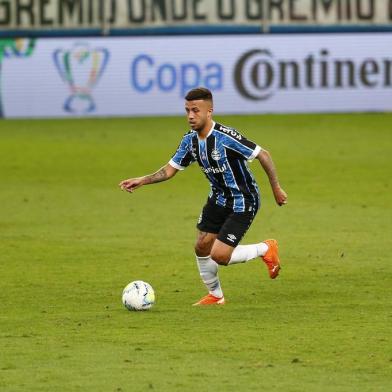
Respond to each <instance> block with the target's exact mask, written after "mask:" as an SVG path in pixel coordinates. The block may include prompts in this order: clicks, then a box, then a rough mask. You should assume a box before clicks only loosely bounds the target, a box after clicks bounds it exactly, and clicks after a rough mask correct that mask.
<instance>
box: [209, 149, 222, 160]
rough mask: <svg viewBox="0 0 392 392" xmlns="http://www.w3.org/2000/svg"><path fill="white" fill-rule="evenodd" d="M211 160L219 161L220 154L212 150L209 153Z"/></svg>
mask: <svg viewBox="0 0 392 392" xmlns="http://www.w3.org/2000/svg"><path fill="white" fill-rule="evenodd" d="M211 158H212V159H213V160H214V161H219V159H221V154H220V152H219V151H218V150H216V149H214V150H212V151H211Z"/></svg>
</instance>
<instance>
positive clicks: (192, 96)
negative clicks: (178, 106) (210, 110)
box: [185, 87, 212, 104]
mask: <svg viewBox="0 0 392 392" xmlns="http://www.w3.org/2000/svg"><path fill="white" fill-rule="evenodd" d="M185 99H186V100H187V101H195V100H197V99H202V100H203V101H211V104H212V93H211V91H210V90H208V88H205V87H196V88H193V89H192V90H189V91H188V93H187V95H186V96H185Z"/></svg>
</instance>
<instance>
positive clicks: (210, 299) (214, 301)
mask: <svg viewBox="0 0 392 392" xmlns="http://www.w3.org/2000/svg"><path fill="white" fill-rule="evenodd" d="M224 304H225V297H221V298H219V297H215V296H214V295H212V294H208V295H206V296H205V297H203V298H202V299H201V300H200V301H198V302H196V303H195V304H193V305H192V306H204V305H224Z"/></svg>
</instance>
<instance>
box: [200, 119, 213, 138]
mask: <svg viewBox="0 0 392 392" xmlns="http://www.w3.org/2000/svg"><path fill="white" fill-rule="evenodd" d="M214 128H215V121H213V122H212V125H211V129H210V130H209V131H208V133H207V135H206V137H205V138H204V139H200V138H199V135H197V138H198V139H199V140H206V139H207V138H208V136H210V135H211V133H212V131H213V130H214Z"/></svg>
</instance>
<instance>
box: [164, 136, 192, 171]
mask: <svg viewBox="0 0 392 392" xmlns="http://www.w3.org/2000/svg"><path fill="white" fill-rule="evenodd" d="M189 144H190V139H189V137H187V135H185V136H184V137H183V139H182V140H181V143H180V145H179V146H178V148H177V151H176V152H175V153H174V155H173V156H172V158H171V159H170V161H169V165H170V166H172V167H174V168H175V169H177V170H184V169H185V168H187V167H188V166H189V165H190V164H191V163H193V162H194V161H195V159H194V158H193V156H192V152H191V148H190V145H189Z"/></svg>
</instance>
